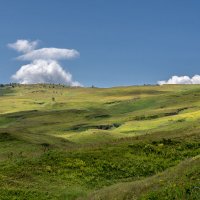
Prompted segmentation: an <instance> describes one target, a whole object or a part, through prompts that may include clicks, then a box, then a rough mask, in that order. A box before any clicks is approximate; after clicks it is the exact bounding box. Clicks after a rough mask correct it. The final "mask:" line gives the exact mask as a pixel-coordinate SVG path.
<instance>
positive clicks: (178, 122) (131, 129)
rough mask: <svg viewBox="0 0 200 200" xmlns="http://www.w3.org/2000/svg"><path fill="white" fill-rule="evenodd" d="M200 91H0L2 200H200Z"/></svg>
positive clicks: (43, 88) (174, 88) (191, 87)
mask: <svg viewBox="0 0 200 200" xmlns="http://www.w3.org/2000/svg"><path fill="white" fill-rule="evenodd" d="M199 130H200V85H164V86H137V87H136V86H135V87H118V88H107V89H102V88H70V87H64V86H61V85H43V84H41V85H13V86H4V87H0V199H20V200H22V199H34V200H35V199H38V200H42V199H61V200H62V199H63V200H73V199H98V200H99V199H111V200H112V199H113V200H114V199H119V200H120V199H177V200H178V199H200V174H199V172H200V157H199V154H200V134H199V133H200V132H199Z"/></svg>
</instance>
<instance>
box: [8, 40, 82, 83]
mask: <svg viewBox="0 0 200 200" xmlns="http://www.w3.org/2000/svg"><path fill="white" fill-rule="evenodd" d="M37 46H38V41H28V40H17V41H16V42H15V43H11V44H8V47H10V48H12V49H14V50H16V51H18V52H21V53H23V54H22V55H21V56H19V57H17V59H19V60H23V61H30V63H29V64H26V65H23V66H21V68H20V69H19V70H18V71H17V72H16V73H15V74H14V75H12V77H11V78H12V80H13V81H15V82H18V83H21V84H35V83H55V84H59V83H60V84H66V85H69V86H81V84H80V83H79V82H77V81H73V79H72V75H71V74H70V72H67V71H65V70H64V69H63V68H62V66H61V65H60V63H59V62H58V60H61V59H71V58H76V57H78V56H79V52H78V51H77V50H75V49H58V48H40V49H36V47H37Z"/></svg>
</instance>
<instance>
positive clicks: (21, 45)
mask: <svg viewBox="0 0 200 200" xmlns="http://www.w3.org/2000/svg"><path fill="white" fill-rule="evenodd" d="M37 46H38V41H32V42H31V41H29V40H17V41H16V42H15V43H10V44H8V47H10V48H11V49H14V50H16V51H18V52H22V53H27V52H30V51H32V50H34V49H35V48H36V47H37Z"/></svg>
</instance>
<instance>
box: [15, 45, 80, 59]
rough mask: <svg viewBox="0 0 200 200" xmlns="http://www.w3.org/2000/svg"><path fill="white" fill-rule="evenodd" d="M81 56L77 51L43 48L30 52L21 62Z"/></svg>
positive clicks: (22, 57)
mask: <svg viewBox="0 0 200 200" xmlns="http://www.w3.org/2000/svg"><path fill="white" fill-rule="evenodd" d="M78 56H79V52H78V51H76V50H75V49H58V48H42V49H36V50H33V51H30V52H28V53H26V54H24V55H22V56H19V57H18V59H19V60H30V61H31V60H38V59H44V60H61V59H71V58H76V57H78Z"/></svg>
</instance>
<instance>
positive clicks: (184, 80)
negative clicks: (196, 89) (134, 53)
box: [158, 75, 200, 85]
mask: <svg viewBox="0 0 200 200" xmlns="http://www.w3.org/2000/svg"><path fill="white" fill-rule="evenodd" d="M158 84H159V85H164V84H200V75H195V76H193V77H191V78H190V77H189V76H172V77H171V78H170V79H169V80H167V81H158Z"/></svg>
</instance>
